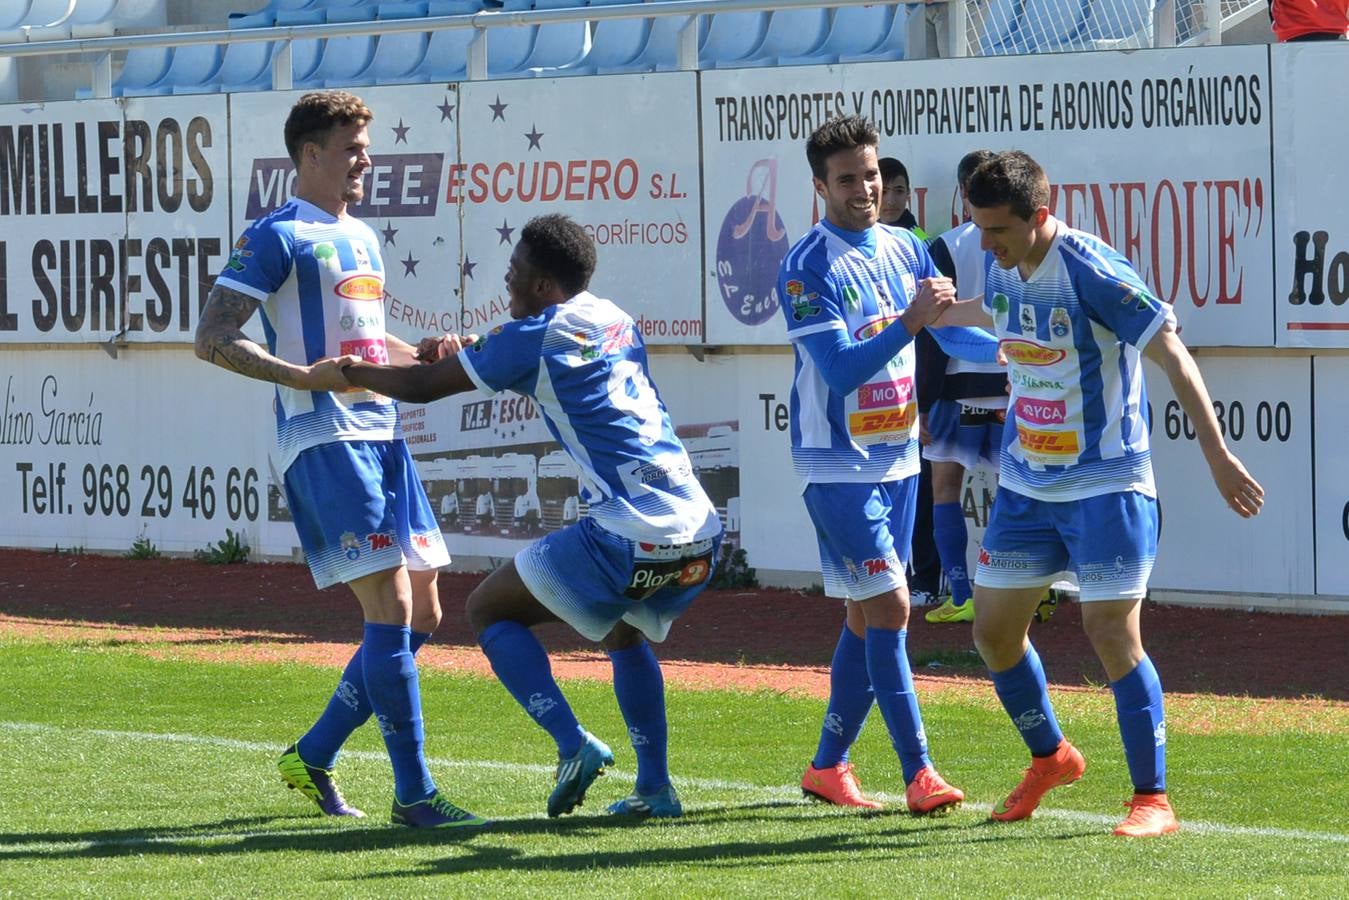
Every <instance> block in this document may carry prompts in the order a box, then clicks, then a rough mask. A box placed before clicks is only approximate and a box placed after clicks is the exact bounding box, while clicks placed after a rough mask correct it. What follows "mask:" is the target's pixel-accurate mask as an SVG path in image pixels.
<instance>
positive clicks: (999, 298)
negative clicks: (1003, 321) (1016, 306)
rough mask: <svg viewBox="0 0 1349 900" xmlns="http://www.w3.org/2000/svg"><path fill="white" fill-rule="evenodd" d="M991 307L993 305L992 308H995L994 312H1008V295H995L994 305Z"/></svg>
mask: <svg viewBox="0 0 1349 900" xmlns="http://www.w3.org/2000/svg"><path fill="white" fill-rule="evenodd" d="M991 305H992V308H993V311H994V312H1000V313H1005V312H1007V307H1008V300H1007V295H1006V294H994V295H993V303H992V304H991Z"/></svg>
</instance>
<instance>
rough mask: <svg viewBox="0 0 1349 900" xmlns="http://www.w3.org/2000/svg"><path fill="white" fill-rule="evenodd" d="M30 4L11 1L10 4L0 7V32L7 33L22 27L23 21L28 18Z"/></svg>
mask: <svg viewBox="0 0 1349 900" xmlns="http://www.w3.org/2000/svg"><path fill="white" fill-rule="evenodd" d="M30 3H31V0H13V2H11V3H6V4H4V5H3V6H0V30H6V31H7V30H9V29H11V28H18V27H19V26H20V25H22V24H23V23H24V20H25V19H27V18H28V7H29V5H30ZM19 40H23V38H19ZM5 43H12V41H6V42H5Z"/></svg>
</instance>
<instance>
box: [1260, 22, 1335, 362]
mask: <svg viewBox="0 0 1349 900" xmlns="http://www.w3.org/2000/svg"><path fill="white" fill-rule="evenodd" d="M1337 49H1340V48H1339V47H1334V46H1331V47H1319V46H1316V45H1314V44H1276V45H1274V46H1272V47H1271V48H1270V60H1271V63H1272V69H1273V72H1274V74H1275V76H1276V80H1275V84H1276V85H1277V93H1276V94H1275V100H1274V117H1275V126H1276V129H1277V131H1276V133H1277V134H1282V135H1290V136H1293V138H1292V139H1291V140H1287V141H1283V142H1281V143H1280V144H1279V159H1278V160H1277V162H1278V164H1279V165H1278V169H1277V177H1278V183H1277V184H1276V185H1275V187H1276V188H1277V190H1278V213H1279V214H1278V221H1277V222H1276V228H1275V246H1274V261H1275V262H1274V268H1275V273H1276V276H1277V277H1276V281H1275V291H1274V293H1275V300H1276V301H1277V304H1278V310H1279V313H1278V321H1277V326H1276V330H1277V343H1278V344H1279V346H1281V347H1349V221H1347V220H1346V217H1345V214H1344V211H1345V205H1344V198H1345V197H1346V196H1349V172H1347V171H1345V167H1344V165H1343V164H1342V162H1341V156H1342V151H1343V149H1344V147H1345V146H1346V145H1349V121H1347V120H1346V118H1345V116H1343V115H1327V111H1328V110H1335V109H1340V108H1341V105H1342V99H1341V98H1342V95H1343V91H1342V90H1341V88H1342V86H1343V85H1344V84H1345V80H1346V79H1349V59H1346V58H1345V56H1344V54H1343V53H1335V52H1333V51H1334V50H1337ZM1327 51H1332V52H1327Z"/></svg>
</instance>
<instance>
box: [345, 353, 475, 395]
mask: <svg viewBox="0 0 1349 900" xmlns="http://www.w3.org/2000/svg"><path fill="white" fill-rule="evenodd" d="M342 373H343V374H344V375H345V376H346V379H347V381H348V382H350V383H351V384H352V385H354V386H355V387H363V388H366V389H368V390H372V391H374V392H375V393H377V394H383V395H384V396H386V397H393V398H394V399H395V400H403V401H405V402H407V403H430V402H431V401H432V400H439V399H440V398H441V397H448V396H450V395H451V394H462V393H463V392H464V391H471V390H474V389H475V388H476V387H477V385H475V384H474V383H473V379H471V378H469V377H468V373H467V372H466V371H464V365H463V363H461V362H459V359H458V357H455V356H447V357H445V358H444V359H442V360H439V361H438V362H434V363H428V364H426V365H413V366H377V365H374V364H372V363H367V362H361V361H352V362H344V363H343V365H342Z"/></svg>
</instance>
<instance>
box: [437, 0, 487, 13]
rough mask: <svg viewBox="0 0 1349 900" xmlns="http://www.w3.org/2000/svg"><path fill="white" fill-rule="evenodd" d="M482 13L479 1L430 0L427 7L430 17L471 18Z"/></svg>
mask: <svg viewBox="0 0 1349 900" xmlns="http://www.w3.org/2000/svg"><path fill="white" fill-rule="evenodd" d="M476 12H482V4H481V3H479V2H478V0H430V2H429V3H428V4H427V7H426V14H427V15H428V16H471V15H473V13H476Z"/></svg>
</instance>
